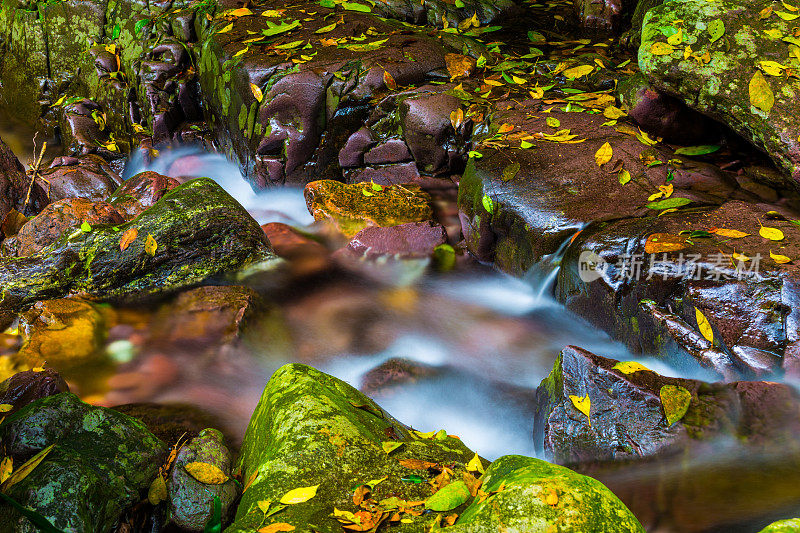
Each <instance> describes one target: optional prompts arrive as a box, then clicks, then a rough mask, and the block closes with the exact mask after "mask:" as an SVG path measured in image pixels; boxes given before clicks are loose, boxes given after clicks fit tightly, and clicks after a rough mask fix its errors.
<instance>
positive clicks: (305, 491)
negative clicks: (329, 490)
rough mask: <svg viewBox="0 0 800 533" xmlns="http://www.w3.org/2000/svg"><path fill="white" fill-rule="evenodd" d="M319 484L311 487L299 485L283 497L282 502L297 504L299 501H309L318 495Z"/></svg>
mask: <svg viewBox="0 0 800 533" xmlns="http://www.w3.org/2000/svg"><path fill="white" fill-rule="evenodd" d="M318 487H319V485H312V486H310V487H299V488H296V489H292V490H290V491H289V492H287V493H286V494H284V495H283V498H281V503H283V504H286V505H295V504H298V503H303V502H307V501H308V500H310V499H311V498H313V497H314V496H316V495H317V488H318Z"/></svg>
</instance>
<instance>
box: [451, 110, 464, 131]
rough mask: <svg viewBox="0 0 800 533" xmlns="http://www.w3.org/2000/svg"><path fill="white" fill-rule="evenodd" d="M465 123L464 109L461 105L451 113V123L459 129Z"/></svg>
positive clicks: (455, 128) (454, 127)
mask: <svg viewBox="0 0 800 533" xmlns="http://www.w3.org/2000/svg"><path fill="white" fill-rule="evenodd" d="M463 123H464V110H463V109H461V108H460V107H459V108H458V109H456V110H455V111H453V112H452V113H450V124H452V125H453V129H454V130H457V129H458V128H459V126H461V124H463Z"/></svg>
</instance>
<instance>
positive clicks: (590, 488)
mask: <svg viewBox="0 0 800 533" xmlns="http://www.w3.org/2000/svg"><path fill="white" fill-rule="evenodd" d="M481 479H482V481H483V485H482V486H481V489H482V490H483V491H485V492H489V493H491V491H497V490H500V487H503V489H502V490H500V492H498V493H496V494H493V495H492V496H489V497H488V498H486V499H485V500H484V501H482V502H480V503H478V502H475V503H473V504H472V505H470V506H469V507H467V509H466V510H465V511H464V512H463V513H462V514H461V516H459V518H458V520H457V521H456V524H455V525H454V526H453V527H451V528H448V529H452V530H453V532H454V533H459V532H470V533H484V532H486V533H489V532H494V531H498V530H502V529H510V530H517V531H545V530H547V529H550V530H553V531H608V532H619V533H623V532H625V533H628V532H644V528H643V527H642V526H641V524H640V523H639V521H638V520H637V519H636V517H635V516H633V514H632V513H631V512H630V511H629V510H628V508H627V507H625V504H623V503H622V502H621V501H620V500H619V498H617V497H616V496H614V494H613V493H612V492H611V491H610V490H608V489H607V488H606V487H605V486H603V484H602V483H600V482H599V481H597V480H595V479H592V478H590V477H587V476H582V475H580V474H578V473H576V472H573V471H572V470H569V469H567V468H564V467H563V466H557V465H552V464H550V463H547V462H545V461H542V460H540V459H534V458H533V457H524V456H522V455H506V456H503V457H500V458H499V459H497V460H496V461H494V462H493V463H492V464H491V465H490V466H489V467H488V468H487V469H486V473H485V474H484V475H483V477H482V478H481ZM546 528H547V529H546Z"/></svg>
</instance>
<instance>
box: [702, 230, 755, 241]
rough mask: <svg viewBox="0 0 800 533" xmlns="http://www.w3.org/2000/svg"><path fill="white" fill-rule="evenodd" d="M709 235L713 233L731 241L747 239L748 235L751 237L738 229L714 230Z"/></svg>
mask: <svg viewBox="0 0 800 533" xmlns="http://www.w3.org/2000/svg"><path fill="white" fill-rule="evenodd" d="M709 233H713V234H714V235H721V236H722V237H730V238H731V239H741V238H742V237H747V236H748V235H750V234H749V233H745V232H743V231H739V230H737V229H725V228H714V229H713V230H711V231H710V232H709Z"/></svg>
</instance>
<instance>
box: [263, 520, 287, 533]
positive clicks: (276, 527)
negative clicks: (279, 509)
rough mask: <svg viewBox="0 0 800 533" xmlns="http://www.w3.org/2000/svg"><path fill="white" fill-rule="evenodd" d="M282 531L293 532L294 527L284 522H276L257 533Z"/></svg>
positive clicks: (277, 532) (278, 532)
mask: <svg viewBox="0 0 800 533" xmlns="http://www.w3.org/2000/svg"><path fill="white" fill-rule="evenodd" d="M282 531H294V526H293V525H292V524H287V523H286V522H276V523H274V524H270V525H268V526H264V527H262V528H261V529H259V530H258V533H280V532H282Z"/></svg>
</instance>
